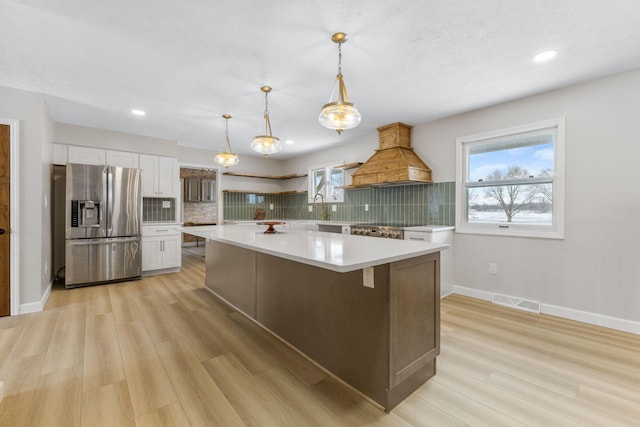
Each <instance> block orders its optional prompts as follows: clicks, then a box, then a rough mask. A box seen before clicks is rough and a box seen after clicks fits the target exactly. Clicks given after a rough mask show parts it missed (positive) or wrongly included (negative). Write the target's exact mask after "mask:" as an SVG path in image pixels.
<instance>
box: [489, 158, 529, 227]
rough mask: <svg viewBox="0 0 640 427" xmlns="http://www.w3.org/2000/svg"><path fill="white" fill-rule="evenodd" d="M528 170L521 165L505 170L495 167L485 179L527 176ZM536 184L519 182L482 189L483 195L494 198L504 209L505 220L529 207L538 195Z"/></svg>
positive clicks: (499, 179)
mask: <svg viewBox="0 0 640 427" xmlns="http://www.w3.org/2000/svg"><path fill="white" fill-rule="evenodd" d="M528 177H529V172H528V171H527V169H526V168H523V167H521V166H509V167H508V168H507V169H506V170H504V169H496V170H494V171H493V172H492V173H491V174H489V175H488V176H487V181H504V180H512V179H523V178H528ZM537 187H538V186H533V187H530V186H524V185H520V184H512V185H500V186H494V187H488V188H486V189H485V190H484V192H485V197H487V198H490V199H494V200H495V201H496V202H498V204H499V205H500V207H501V208H502V209H503V210H504V213H505V215H506V216H507V222H512V220H513V217H514V216H516V215H517V214H518V213H519V212H521V211H523V210H526V209H527V208H529V205H530V203H531V202H532V201H533V200H535V198H536V196H537V195H538V188H537Z"/></svg>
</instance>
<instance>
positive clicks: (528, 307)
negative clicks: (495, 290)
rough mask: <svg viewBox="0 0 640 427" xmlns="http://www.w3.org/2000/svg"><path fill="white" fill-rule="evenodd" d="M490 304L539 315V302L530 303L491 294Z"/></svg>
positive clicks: (529, 301)
mask: <svg viewBox="0 0 640 427" xmlns="http://www.w3.org/2000/svg"><path fill="white" fill-rule="evenodd" d="M491 302H492V303H494V304H499V305H504V306H506V307H511V308H516V309H518V310H524V311H529V312H531V313H538V314H540V301H531V300H526V299H522V298H516V297H510V296H508V295H501V294H493V297H492V298H491Z"/></svg>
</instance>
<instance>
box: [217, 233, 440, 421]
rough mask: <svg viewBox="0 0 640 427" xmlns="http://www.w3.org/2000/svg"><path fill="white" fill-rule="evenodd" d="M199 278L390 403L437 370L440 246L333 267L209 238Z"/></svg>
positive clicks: (295, 344) (387, 407) (347, 379)
mask: <svg viewBox="0 0 640 427" xmlns="http://www.w3.org/2000/svg"><path fill="white" fill-rule="evenodd" d="M206 245H207V247H206V287H207V288H208V289H209V290H211V291H212V292H213V293H215V294H216V295H218V296H219V297H221V298H223V299H224V300H225V301H227V302H228V303H229V304H231V305H233V306H234V307H236V308H237V309H238V310H240V311H241V312H243V313H244V314H245V315H246V316H248V317H250V318H251V319H253V320H255V321H256V322H257V323H259V324H260V325H262V326H263V327H265V328H266V329H268V330H269V331H271V332H272V333H274V334H275V335H277V336H279V337H280V338H282V339H283V340H285V341H286V342H288V343H289V344H291V345H292V346H293V347H295V348H297V349H298V350H299V351H301V352H302V353H304V354H305V355H307V356H308V357H309V358H311V359H312V360H314V361H315V362H317V363H318V364H319V365H321V366H322V367H324V368H325V369H326V370H328V371H329V372H331V373H332V374H334V375H335V376H337V377H338V378H340V379H342V380H343V381H344V382H346V383H347V384H349V385H351V386H352V387H353V388H355V389H356V390H358V391H359V392H361V393H362V394H364V395H365V396H367V397H369V398H370V399H371V400H373V401H374V402H377V403H378V404H380V405H381V406H382V407H383V408H384V410H385V411H387V412H389V411H390V410H391V409H393V408H394V407H395V406H396V405H398V404H399V403H400V402H402V400H404V399H405V398H406V397H407V396H409V395H410V394H411V393H413V391H415V390H416V389H417V388H418V387H420V386H421V385H422V384H424V383H425V382H426V381H427V380H428V379H429V378H430V377H432V376H433V375H434V374H435V373H436V356H437V355H438V354H439V352H440V253H439V252H434V253H430V254H427V255H421V256H416V257H412V258H408V259H404V260H400V261H394V262H389V263H383V264H380V265H377V266H375V267H373V271H374V280H373V283H374V287H373V288H370V287H366V286H363V269H358V270H354V271H350V272H345V273H340V272H336V271H332V270H329V269H325V268H321V267H317V266H313V265H308V264H304V263H300V262H297V261H291V260H289V259H285V258H280V257H276V256H273V255H268V254H265V253H261V252H257V251H254V250H251V249H247V248H244V247H240V246H236V245H233V244H227V243H223V242H220V241H211V240H209V241H207V244H206Z"/></svg>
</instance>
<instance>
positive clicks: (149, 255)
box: [142, 226, 182, 275]
mask: <svg viewBox="0 0 640 427" xmlns="http://www.w3.org/2000/svg"><path fill="white" fill-rule="evenodd" d="M142 230H143V231H142V271H143V273H145V274H146V275H148V274H154V273H155V271H156V270H158V271H157V273H164V272H167V273H169V272H173V271H177V270H179V269H180V267H181V266H182V252H181V250H182V249H181V246H182V241H181V240H182V238H181V233H180V231H178V230H177V229H176V228H173V227H163V226H145V227H142ZM148 272H151V273H148Z"/></svg>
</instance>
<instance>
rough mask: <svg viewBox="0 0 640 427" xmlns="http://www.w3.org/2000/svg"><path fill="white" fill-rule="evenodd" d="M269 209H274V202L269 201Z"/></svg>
mask: <svg viewBox="0 0 640 427" xmlns="http://www.w3.org/2000/svg"><path fill="white" fill-rule="evenodd" d="M269 210H270V211H272V210H273V203H269Z"/></svg>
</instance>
